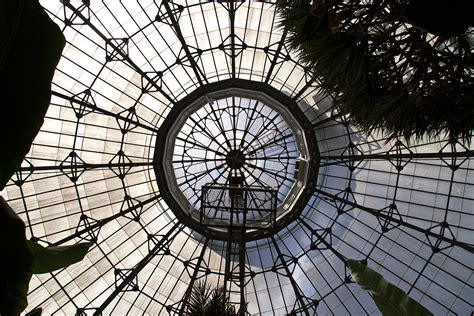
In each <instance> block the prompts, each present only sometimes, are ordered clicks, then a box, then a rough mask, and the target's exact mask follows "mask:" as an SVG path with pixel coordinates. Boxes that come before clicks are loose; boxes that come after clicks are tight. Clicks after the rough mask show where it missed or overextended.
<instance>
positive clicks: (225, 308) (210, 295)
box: [187, 281, 238, 316]
mask: <svg viewBox="0 0 474 316" xmlns="http://www.w3.org/2000/svg"><path fill="white" fill-rule="evenodd" d="M187 315H190V316H233V315H238V314H237V312H236V311H235V307H234V306H233V305H232V304H231V303H230V301H229V297H228V296H227V295H226V292H225V290H224V288H214V289H211V286H210V285H208V284H207V283H206V282H201V281H198V282H197V283H196V284H195V285H194V286H193V288H192V291H191V294H190V296H189V299H188V302H187Z"/></svg>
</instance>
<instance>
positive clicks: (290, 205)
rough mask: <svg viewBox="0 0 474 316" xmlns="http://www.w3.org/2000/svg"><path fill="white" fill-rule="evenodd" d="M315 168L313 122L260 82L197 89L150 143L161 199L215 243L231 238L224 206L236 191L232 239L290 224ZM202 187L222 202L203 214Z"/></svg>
mask: <svg viewBox="0 0 474 316" xmlns="http://www.w3.org/2000/svg"><path fill="white" fill-rule="evenodd" d="M318 165H319V153H318V150H317V143H316V138H315V135H314V132H313V129H312V126H311V123H310V122H309V121H308V119H307V118H306V117H305V116H304V114H303V112H302V111H301V109H300V108H299V107H298V105H297V104H296V103H295V102H294V100H292V99H291V98H289V97H288V96H286V95H284V94H282V93H281V92H279V91H277V90H276V89H274V88H273V87H271V86H269V85H267V84H265V83H261V82H252V81H248V80H241V79H227V80H224V81H220V82H216V83H211V84H208V85H205V86H203V87H201V88H199V89H197V90H195V91H194V92H192V93H190V94H189V95H188V96H186V97H185V98H183V99H182V100H180V101H179V102H178V103H177V104H176V105H175V106H174V107H173V109H172V110H171V112H170V113H169V114H168V116H167V117H166V119H165V121H164V122H163V124H162V125H161V127H160V129H159V130H158V132H157V137H156V146H155V154H154V169H155V174H156V179H157V181H158V186H159V188H160V192H161V193H162V195H163V199H164V200H165V201H166V203H167V204H168V205H169V206H170V207H171V210H172V211H173V212H174V213H175V215H176V216H177V217H178V218H179V219H180V220H181V221H182V222H184V223H186V224H187V225H190V227H192V228H193V229H195V230H196V231H198V232H199V233H201V234H203V235H205V236H207V237H210V238H213V239H220V240H228V239H229V234H230V231H231V230H232V228H231V227H230V225H231V221H229V214H231V213H232V211H231V209H230V201H228V202H226V201H227V200H230V193H231V190H234V191H235V190H241V189H237V187H241V188H242V190H245V194H244V191H242V194H244V195H245V197H246V198H245V203H244V205H243V206H242V207H241V211H242V212H243V213H245V214H246V216H247V215H248V218H247V220H246V222H245V223H240V224H237V223H236V222H234V223H233V224H234V225H237V226H239V231H238V232H236V233H234V237H235V239H236V240H240V239H241V238H243V239H244V240H247V241H249V240H254V239H258V238H263V237H267V236H271V235H272V234H274V233H275V231H277V230H279V229H281V228H282V227H285V226H286V225H288V223H290V222H291V221H293V220H295V219H296V218H297V217H298V216H299V214H300V213H301V211H302V210H303V209H304V207H305V206H306V204H307V202H308V200H309V199H310V198H311V196H312V194H313V192H314V189H315V187H316V182H317V170H318ZM215 185H218V186H220V187H218V186H215ZM204 186H205V187H206V188H208V189H209V191H208V192H207V193H213V192H212V190H215V192H216V194H217V195H218V196H220V198H219V199H218V200H219V201H220V204H221V205H220V206H219V205H210V204H209V205H207V210H208V211H207V213H206V214H203V213H204V207H203V205H202V203H203V201H202V199H203V197H204V195H205V194H204V193H203V189H202V188H203V187H204ZM262 189H265V190H262ZM217 191H219V192H217ZM264 192H266V193H264ZM207 196H209V195H207ZM224 196H225V198H224ZM242 199H243V196H242ZM242 203H243V201H242ZM224 204H226V205H224ZM269 205H272V206H271V207H270V206H269ZM232 207H233V206H232ZM265 207H267V208H268V210H267V211H263V209H264V208H265ZM270 208H271V209H270ZM210 213H212V214H210ZM216 213H218V214H216ZM222 213H224V216H226V214H227V217H226V218H222ZM203 217H205V218H204V219H203ZM219 217H221V218H219ZM230 217H232V215H230ZM236 219H238V216H237V217H236ZM242 226H245V227H242ZM234 229H235V228H234Z"/></svg>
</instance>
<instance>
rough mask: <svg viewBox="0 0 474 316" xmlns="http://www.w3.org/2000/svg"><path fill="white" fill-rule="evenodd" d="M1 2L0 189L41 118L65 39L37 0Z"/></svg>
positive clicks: (48, 100) (24, 151) (39, 123)
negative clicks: (0, 112)
mask: <svg viewBox="0 0 474 316" xmlns="http://www.w3.org/2000/svg"><path fill="white" fill-rule="evenodd" d="M0 3H2V5H0V21H2V22H1V23H0V25H1V27H0V43H1V44H0V95H1V96H2V101H3V102H2V110H3V114H2V115H1V116H0V147H1V148H2V149H3V150H2V155H1V156H0V190H2V189H3V188H4V186H5V184H6V183H7V182H8V180H9V179H10V178H11V176H12V175H13V174H14V172H15V171H16V170H17V169H18V167H19V166H20V164H21V162H22V160H23V159H24V158H25V156H26V154H27V153H28V151H29V150H30V146H31V143H32V142H33V139H34V138H35V137H36V134H37V133H38V131H39V129H40V127H41V125H42V124H43V120H44V116H45V114H46V111H47V109H48V107H49V103H50V99H51V81H52V79H53V75H54V72H55V69H56V65H57V63H58V61H59V58H60V57H61V52H62V50H63V47H64V45H65V43H66V41H65V38H64V35H63V34H62V32H61V30H60V29H59V27H58V26H57V25H56V24H55V23H54V22H53V21H51V19H50V18H49V16H48V14H47V13H46V12H45V11H44V9H43V8H42V7H41V5H40V4H39V2H38V1H37V0H21V1H2V2H0ZM6 100H8V102H7V101H6Z"/></svg>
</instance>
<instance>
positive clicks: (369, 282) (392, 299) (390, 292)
mask: <svg viewBox="0 0 474 316" xmlns="http://www.w3.org/2000/svg"><path fill="white" fill-rule="evenodd" d="M347 267H348V268H349V269H350V270H351V273H352V278H353V279H354V281H356V282H357V284H359V286H360V287H361V288H363V289H364V290H366V291H367V292H369V293H370V294H371V296H372V298H373V299H374V302H375V304H376V305H377V307H378V309H379V310H380V312H381V313H382V314H383V315H386V316H387V315H393V316H395V315H397V316H398V315H417V316H423V315H432V313H431V312H430V311H428V310H427V309H426V308H425V307H423V306H422V305H421V304H420V303H418V302H416V301H415V300H413V299H411V298H410V297H409V296H408V295H407V294H406V293H405V292H403V291H402V290H400V289H399V288H398V287H396V286H395V285H393V284H390V283H388V282H387V281H386V280H385V279H384V278H383V277H382V276H381V275H380V274H379V273H377V272H375V271H374V270H372V269H370V268H369V267H368V266H366V265H363V264H361V263H360V262H358V261H355V260H348V261H347Z"/></svg>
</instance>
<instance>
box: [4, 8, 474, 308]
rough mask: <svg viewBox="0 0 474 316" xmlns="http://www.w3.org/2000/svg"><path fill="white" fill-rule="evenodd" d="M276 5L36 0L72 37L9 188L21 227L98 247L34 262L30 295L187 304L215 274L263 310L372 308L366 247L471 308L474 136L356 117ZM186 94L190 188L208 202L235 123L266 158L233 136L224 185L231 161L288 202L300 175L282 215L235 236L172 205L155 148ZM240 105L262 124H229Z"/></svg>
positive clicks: (181, 156) (420, 289)
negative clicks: (470, 139) (402, 131)
mask: <svg viewBox="0 0 474 316" xmlns="http://www.w3.org/2000/svg"><path fill="white" fill-rule="evenodd" d="M271 2H272V1H245V2H237V1H217V2H209V1H187V0H186V1H184V0H181V1H178V0H176V1H142V0H140V1H126V2H125V1H90V4H89V2H88V1H84V2H83V1H74V0H71V1H62V2H60V1H41V4H42V5H43V6H44V8H45V10H46V11H47V12H48V14H49V15H50V16H51V18H52V19H53V21H55V22H56V23H57V24H58V25H59V26H60V28H61V29H62V31H63V33H64V35H65V37H66V40H67V44H66V47H65V49H64V51H63V56H62V59H61V60H60V62H59V65H58V68H57V71H56V74H55V77H54V81H53V85H52V93H53V96H52V99H51V105H50V107H49V110H48V113H47V116H46V118H45V122H44V125H43V126H42V128H41V131H40V132H39V134H38V136H37V137H36V139H35V141H34V143H33V145H32V147H31V150H30V152H29V154H28V155H27V157H26V159H25V161H24V162H23V164H22V167H21V169H20V171H19V172H17V174H16V175H15V176H14V177H13V178H12V180H11V181H10V182H9V184H8V186H7V187H6V188H5V189H4V190H3V191H2V196H4V197H5V199H7V200H8V202H9V203H10V205H11V206H12V207H13V209H15V210H16V211H17V212H18V214H19V215H20V217H21V218H22V219H23V220H24V221H25V223H26V226H27V230H26V234H27V237H28V238H34V239H35V240H37V241H38V242H39V243H41V244H43V245H58V246H59V245H66V244H73V243H77V242H80V241H83V240H89V241H93V246H91V248H90V249H89V252H88V253H87V255H86V257H85V259H84V260H83V261H81V262H79V263H77V264H74V265H72V266H69V267H68V268H65V269H62V270H58V271H55V272H53V273H49V274H39V275H34V276H33V278H32V281H31V283H30V287H29V293H28V302H29V305H28V308H27V311H30V310H32V309H34V308H36V307H41V308H43V310H44V312H45V313H46V314H65V315H73V314H76V315H92V314H96V315H98V314H103V315H111V314H112V315H122V314H129V315H135V314H146V315H168V314H173V315H175V314H176V315H182V314H185V312H186V304H187V301H188V299H189V296H190V293H191V290H192V288H193V286H194V285H195V284H196V283H197V282H201V281H203V280H205V281H206V282H207V283H208V284H212V285H213V286H216V287H224V288H225V289H226V291H227V292H228V294H229V295H230V298H231V301H232V302H233V303H234V304H235V305H236V307H237V308H238V309H239V308H241V307H245V308H246V311H247V313H249V314H251V315H285V314H291V313H293V314H298V315H300V314H301V315H314V314H321V315H326V314H335V315H343V314H356V315H360V314H377V313H379V312H378V311H377V308H376V306H375V304H374V303H373V301H372V299H371V297H370V296H369V294H367V293H366V292H365V291H363V290H362V289H361V288H360V287H359V286H358V285H357V284H356V283H354V282H353V281H352V279H351V277H350V272H349V270H348V269H347V268H346V261H347V259H356V260H361V261H362V260H366V261H367V264H368V266H369V267H371V268H372V269H374V270H376V271H378V272H379V273H381V274H382V275H383V276H384V277H385V278H386V279H387V280H388V281H389V282H391V283H393V284H395V285H397V286H398V287H400V288H401V289H403V290H404V291H405V292H407V293H408V294H409V295H410V296H411V297H412V298H413V299H415V300H417V301H419V302H420V303H421V304H423V305H424V306H425V307H426V308H428V309H429V310H430V311H431V312H433V313H434V314H437V315H444V314H463V315H466V314H469V313H471V311H472V310H473V303H472V297H474V291H473V285H474V280H473V272H472V271H473V269H474V257H473V255H472V253H473V250H474V237H473V230H474V213H473V209H474V161H473V155H474V152H473V150H472V146H470V145H466V144H462V143H460V142H457V141H446V140H443V139H440V140H437V141H433V140H425V141H423V142H421V141H420V142H416V143H411V144H407V143H406V142H405V141H403V140H398V139H386V138H384V137H383V136H382V135H381V134H378V133H373V134H371V135H366V134H364V133H361V132H359V131H358V130H357V129H356V128H354V127H351V126H350V125H349V124H348V123H347V121H346V118H345V117H343V116H341V115H338V113H337V112H335V111H334V110H333V108H332V106H331V97H330V96H328V95H326V94H324V93H323V92H322V91H321V89H320V88H319V83H318V79H317V78H316V77H314V76H313V75H312V73H311V71H310V69H308V68H307V67H304V66H303V65H301V64H299V62H298V59H297V56H296V54H295V52H292V51H291V50H290V49H289V48H288V47H287V45H286V43H285V37H286V35H287V34H286V32H285V31H283V30H282V29H280V28H278V27H277V25H278V19H279V18H278V16H277V15H276V13H275V10H274V6H273V5H272V3H271ZM223 82H224V83H225V84H223ZM219 84H221V85H224V87H223V88H228V89H235V91H237V90H238V91H240V90H239V89H243V88H246V87H249V86H250V87H252V86H253V87H254V90H256V89H258V90H260V91H261V92H262V93H264V94H269V95H274V94H273V92H275V91H276V92H277V93H275V95H277V96H276V98H280V99H281V100H283V101H282V102H281V103H282V104H283V106H282V107H283V108H286V109H287V111H288V113H291V114H292V115H294V116H295V117H296V121H299V122H302V121H304V124H300V125H301V126H302V129H301V131H302V132H301V133H299V134H302V135H300V136H298V135H297V134H298V132H297V131H298V129H293V130H292V129H291V126H292V124H293V123H291V119H288V118H286V119H279V116H280V117H281V116H282V114H281V113H273V112H275V108H272V107H271V106H270V104H267V105H263V104H262V105H257V103H259V102H260V101H261V100H260V99H258V98H256V97H255V95H256V94H257V93H254V94H252V93H249V92H246V93H245V94H244V95H243V94H238V93H237V94H233V95H232V94H231V95H226V96H225V97H222V98H219V97H215V96H214V95H213V93H214V92H215V91H217V89H216V88H215V86H216V85H219ZM272 91H273V92H272ZM187 98H188V99H190V100H191V101H194V100H198V99H199V98H204V99H205V100H206V104H207V105H205V106H203V107H201V108H200V109H199V110H197V111H195V112H193V113H194V114H192V113H191V114H190V115H188V116H187V121H185V122H184V123H183V125H181V127H182V128H181V129H180V130H179V131H178V132H179V135H178V136H176V139H181V140H180V141H181V142H178V141H177V140H176V142H175V145H174V147H173V146H171V147H170V150H172V151H173V152H172V156H173V158H172V162H173V164H172V169H173V170H172V171H173V172H174V174H175V177H176V179H178V178H179V179H180V180H179V188H180V190H182V192H186V191H187V190H188V191H189V195H188V196H187V198H188V201H189V202H192V203H193V204H195V205H197V206H196V207H198V208H199V203H200V202H201V201H202V199H201V192H200V190H201V188H202V186H203V185H205V184H208V183H212V182H213V181H214V180H215V179H217V178H219V177H220V176H219V175H215V174H214V173H213V171H211V170H212V168H213V167H212V166H211V165H206V166H205V167H203V166H199V165H196V160H199V159H201V160H206V161H205V163H211V164H212V163H215V161H214V162H212V160H217V158H216V154H215V151H216V150H215V149H216V146H227V145H224V143H226V142H227V141H234V140H239V141H241V142H242V143H246V144H247V146H246V148H254V149H253V152H254V154H255V155H254V156H252V153H251V152H252V150H250V152H246V151H244V150H241V151H237V149H238V148H237V147H233V145H230V146H229V147H228V148H227V147H226V148H227V149H226V150H225V151H222V153H221V155H220V156H221V158H218V159H220V160H219V161H220V162H221V165H223V166H224V169H226V168H227V169H230V170H228V171H227V174H226V175H222V174H221V176H222V179H223V182H222V183H221V184H226V183H227V184H228V183H229V181H230V180H229V177H230V176H229V174H230V175H232V174H233V173H236V170H239V171H242V174H244V177H245V179H249V180H248V181H252V183H246V185H251V186H255V185H256V186H258V187H260V188H262V187H266V186H268V187H277V189H278V195H279V197H278V201H279V204H284V203H283V202H284V201H285V198H286V197H287V196H289V195H291V194H292V192H293V191H291V188H293V187H295V186H296V184H298V183H301V188H302V191H301V192H302V193H301V198H296V197H295V198H294V203H293V204H291V205H290V206H289V208H288V210H289V212H288V214H290V216H287V217H285V220H284V221H283V222H282V223H281V225H277V226H276V227H273V228H272V229H268V230H266V233H265V235H262V236H259V237H258V238H249V239H245V238H241V239H239V240H233V239H228V240H226V239H225V238H214V236H213V235H206V234H205V233H203V232H202V231H200V230H199V229H197V228H196V226H193V225H190V224H189V223H187V222H185V221H183V220H182V218H181V217H180V216H179V215H178V216H177V214H178V213H176V209H175V207H176V206H174V204H172V203H170V202H169V200H168V199H167V198H166V196H167V194H168V193H167V192H165V191H169V190H170V189H172V188H170V187H166V186H165V187H163V186H162V185H161V184H159V183H160V181H159V179H157V178H159V177H161V175H162V173H161V172H160V169H159V168H158V170H157V168H154V165H155V159H154V156H155V151H156V150H159V149H160V148H167V147H166V145H165V144H164V143H163V141H161V140H160V137H161V136H160V135H162V131H163V130H164V128H163V126H167V125H166V124H167V123H166V122H167V118H169V117H171V116H172V115H173V111H175V112H176V109H177V108H179V106H180V104H181V103H182V102H183V100H186V99H187ZM190 103H192V102H190ZM233 111H239V113H240V114H238V115H236V114H233V115H234V117H239V118H240V117H246V118H247V121H243V122H254V123H252V124H254V125H252V124H242V125H239V126H238V127H237V126H234V127H233V126H232V122H229V118H231V117H232V116H233V115H229V113H234V112H233ZM252 113H253V114H252ZM256 114H258V115H259V116H260V118H257V117H254V115H256ZM288 117H290V116H288ZM298 117H300V118H298ZM249 118H252V119H251V120H250V119H249ZM189 120H191V121H192V122H193V124H195V125H193V126H191V125H189ZM186 126H188V127H186ZM263 127H264V128H263ZM259 131H262V132H261V133H260V132H259ZM228 132H230V135H229V134H228ZM222 133H223V134H225V135H227V137H225V136H224V137H223V136H222V135H223V134H222ZM232 133H235V135H232ZM247 134H248V135H251V136H252V137H250V138H247V137H248V136H246V135H247ZM203 135H204V136H203ZM288 135H290V136H288ZM303 136H304V137H303ZM298 137H301V139H304V142H303V141H302V142H299V141H298V139H299V138H298ZM166 139H167V138H166V137H165V138H164V140H165V141H166ZM205 139H208V140H209V141H210V142H208V143H205V142H204V140H205ZM248 139H250V140H248ZM272 142H273V143H274V144H278V146H269V145H268V144H272ZM186 143H187V144H188V145H189V144H191V143H192V144H193V145H192V146H191V145H189V146H188V145H186ZM211 143H213V144H211ZM304 143H310V144H311V145H309V147H308V149H307V150H306V152H305V150H304V149H301V148H299V146H300V145H301V144H304ZM196 144H199V146H198V145H196ZM256 144H258V145H256ZM298 144H300V145H298ZM193 146H194V147H196V146H197V147H199V148H200V149H199V150H197V151H196V150H195V151H193ZM268 146H269V147H268ZM260 147H261V148H260ZM262 148H267V149H268V150H264V149H262ZM194 149H195V148H194ZM259 150H262V151H260V152H259ZM212 152H214V154H212ZM218 152H219V153H220V151H218ZM207 160H209V161H207ZM186 161H188V162H186ZM190 161H192V163H191V165H190ZM247 165H251V166H253V167H252V168H253V169H252V168H250V169H247V170H245V168H246V166H247ZM190 168H194V169H195V170H191V169H190ZM216 170H217V169H216ZM161 171H162V170H161ZM297 171H298V172H297ZM300 171H301V172H300ZM303 171H304V172H303ZM199 174H202V176H203V177H208V178H202V179H201V178H199V176H196V175H199ZM295 174H297V175H304V176H302V178H299V177H295ZM234 176H235V177H237V178H238V175H234ZM250 179H253V180H250ZM226 181H227V182H226ZM232 181H240V180H238V179H237V180H235V179H233V180H232ZM242 181H243V180H242ZM214 182H216V183H218V182H217V181H214ZM234 183H235V182H234ZM295 194H296V193H295ZM296 195H297V194H296ZM229 231H231V229H230V228H229ZM242 234H243V235H245V234H244V233H242ZM229 235H231V234H230V233H229ZM469 297H471V298H470V299H469Z"/></svg>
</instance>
